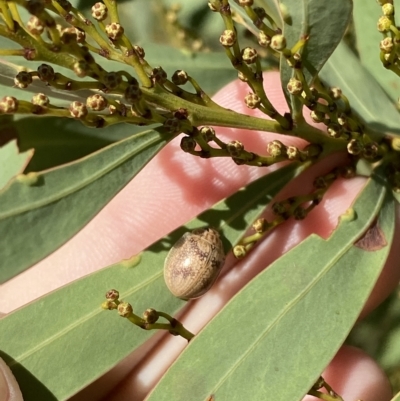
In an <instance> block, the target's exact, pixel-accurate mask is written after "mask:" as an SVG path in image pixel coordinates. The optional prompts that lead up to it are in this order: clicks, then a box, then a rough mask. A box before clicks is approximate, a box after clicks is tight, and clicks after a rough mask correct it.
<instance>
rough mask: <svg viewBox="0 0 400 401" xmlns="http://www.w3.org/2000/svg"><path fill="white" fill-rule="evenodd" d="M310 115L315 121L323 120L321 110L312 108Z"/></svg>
mask: <svg viewBox="0 0 400 401" xmlns="http://www.w3.org/2000/svg"><path fill="white" fill-rule="evenodd" d="M310 117H311V119H312V120H313V121H314V122H315V123H322V122H324V121H325V113H322V112H321V111H316V110H313V111H312V112H311V113H310Z"/></svg>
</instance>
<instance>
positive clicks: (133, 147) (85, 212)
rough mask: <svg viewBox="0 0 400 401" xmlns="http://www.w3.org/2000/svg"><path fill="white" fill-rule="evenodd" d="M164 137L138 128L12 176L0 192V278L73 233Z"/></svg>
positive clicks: (21, 266)
mask: <svg viewBox="0 0 400 401" xmlns="http://www.w3.org/2000/svg"><path fill="white" fill-rule="evenodd" d="M168 139H170V137H169V136H167V135H166V134H162V133H160V132H158V131H156V130H154V131H144V132H141V133H138V134H136V135H134V136H132V137H131V138H128V139H126V140H124V141H121V142H118V143H116V144H113V145H111V146H108V147H107V148H104V149H103V150H101V151H99V152H96V153H94V154H93V155H90V156H87V157H85V158H83V159H80V160H78V161H76V162H74V163H71V164H68V165H65V166H62V167H59V168H56V169H54V170H50V171H46V172H43V173H29V174H28V175H26V176H22V177H20V179H18V180H14V181H13V182H12V183H11V184H10V185H9V186H8V187H7V188H6V189H5V190H4V191H2V192H0V204H1V210H0V236H1V238H2V241H1V242H0V254H1V256H2V257H1V265H0V282H4V281H5V280H8V279H9V278H11V277H13V276H14V275H16V274H18V273H19V272H21V271H23V270H25V269H26V268H27V267H29V266H31V265H32V264H33V263H35V262H37V261H39V260H41V259H42V258H43V257H45V256H47V255H48V254H50V253H51V252H52V251H54V250H55V249H57V247H59V246H60V245H62V244H63V243H64V242H65V241H67V240H68V239H69V238H71V237H72V236H73V235H74V234H75V233H77V232H78V231H79V230H80V229H81V228H82V227H83V226H84V225H85V224H86V223H88V222H89V221H90V220H91V219H92V218H93V217H94V216H95V215H96V214H97V213H98V212H99V211H100V210H101V208H102V207H103V206H104V205H106V204H107V203H108V202H109V201H110V199H111V198H112V197H113V196H114V195H115V194H116V193H117V192H118V191H119V190H121V189H122V188H123V187H124V186H125V185H126V184H127V183H128V182H129V181H130V180H131V179H132V178H133V177H134V176H135V175H136V174H137V173H138V172H139V171H140V170H141V169H142V168H143V166H144V165H145V164H146V163H147V162H148V161H149V160H150V159H151V158H152V157H153V156H154V155H155V154H156V153H157V152H158V151H159V150H160V149H161V148H162V147H163V146H164V145H165V143H166V142H167V140H168Z"/></svg>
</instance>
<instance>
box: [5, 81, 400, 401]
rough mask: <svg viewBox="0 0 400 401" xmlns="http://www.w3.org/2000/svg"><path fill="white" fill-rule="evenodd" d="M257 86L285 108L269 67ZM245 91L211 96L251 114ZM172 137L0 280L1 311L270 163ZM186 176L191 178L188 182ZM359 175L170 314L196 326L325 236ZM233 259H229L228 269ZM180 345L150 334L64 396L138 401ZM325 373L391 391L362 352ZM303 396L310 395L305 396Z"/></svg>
mask: <svg viewBox="0 0 400 401" xmlns="http://www.w3.org/2000/svg"><path fill="white" fill-rule="evenodd" d="M265 86H266V88H267V93H268V95H269V98H270V100H271V101H272V103H273V104H274V105H275V106H276V108H277V109H278V111H279V112H281V113H283V112H285V111H287V108H286V107H285V101H284V98H283V95H282V92H281V89H280V81H279V77H278V75H277V73H269V74H267V75H266V76H265ZM247 93H248V89H247V88H246V86H245V85H244V84H243V83H241V82H233V83H231V84H230V85H228V86H227V87H225V88H224V89H223V90H221V91H220V92H219V93H218V94H217V95H216V96H215V97H214V99H215V100H216V101H217V103H219V104H221V105H223V106H225V107H228V108H231V109H235V110H237V111H240V112H243V113H247V114H250V113H251V114H257V115H258V112H257V111H250V110H248V109H247V108H246V106H245V105H244V104H243V100H242V99H243V97H244V96H245V95H246V94H247ZM217 132H218V135H219V136H221V137H223V138H224V139H227V138H230V139H231V140H234V139H236V140H240V141H242V142H243V143H244V145H245V148H246V149H247V150H254V151H256V152H259V153H265V146H266V143H267V142H269V141H271V140H273V139H280V140H281V141H283V142H284V143H285V144H287V145H289V144H293V145H298V146H300V147H301V146H302V144H304V142H303V141H301V140H299V139H293V138H291V137H287V138H285V137H282V136H279V135H274V134H267V133H257V132H249V131H243V130H240V131H239V130H233V129H228V128H221V129H218V130H217ZM179 141H180V138H178V139H177V140H174V141H173V142H172V143H170V144H169V145H168V146H167V147H166V148H164V149H163V150H162V151H161V152H160V154H158V155H157V156H156V157H155V158H154V159H153V160H152V161H151V162H150V163H149V164H148V165H147V166H146V167H145V168H144V169H143V170H142V171H141V172H140V173H139V174H138V176H136V177H135V179H134V180H132V181H131V182H130V183H129V184H128V185H127V186H126V187H125V188H124V189H123V190H122V191H121V192H120V193H119V194H118V195H117V196H116V197H115V198H114V199H113V200H112V201H111V202H110V203H109V204H108V205H107V206H106V207H105V208H104V209H103V210H102V211H101V212H100V213H99V214H98V215H97V216H96V218H95V219H93V220H92V221H91V222H90V223H89V224H88V225H87V226H86V227H85V228H84V229H83V230H82V231H81V232H79V233H78V234H77V235H76V236H75V237H74V238H72V239H71V240H70V241H69V242H68V243H66V244H65V245H64V246H62V247H61V248H60V249H58V250H57V251H56V252H54V253H53V254H52V255H51V256H49V257H48V258H46V259H45V260H43V261H41V262H40V263H38V264H37V265H36V266H34V267H33V268H31V269H29V270H28V271H26V272H24V273H22V274H20V275H19V276H18V277H15V278H14V279H12V280H10V281H9V282H7V283H6V284H4V285H3V286H2V289H1V292H2V295H3V296H2V299H1V300H0V310H2V311H4V312H10V311H12V310H13V309H16V308H18V307H20V306H22V305H24V304H26V303H27V302H29V301H31V300H33V299H35V298H37V297H39V296H41V295H43V294H45V293H47V292H49V291H51V290H53V289H56V288H58V287H60V286H61V285H64V284H66V283H68V282H70V281H72V280H74V279H76V278H78V277H81V276H83V275H85V274H88V273H90V272H93V271H95V270H97V269H99V268H100V267H104V266H107V265H110V264H112V263H115V262H118V261H119V260H121V259H123V258H128V257H130V256H132V255H133V254H136V253H138V252H139V251H141V250H142V249H143V248H145V247H146V246H148V245H150V244H151V243H153V242H154V241H156V240H157V239H159V238H160V237H161V236H163V235H165V234H167V233H168V232H170V231H171V230H173V229H174V228H176V227H177V226H179V225H181V224H183V223H185V222H186V221H188V220H189V219H191V218H192V217H194V216H195V215H197V214H198V213H200V212H201V211H203V210H205V209H207V208H208V207H210V206H211V205H213V204H214V203H215V202H217V201H218V200H220V199H221V198H223V197H225V196H228V195H230V194H232V193H233V192H235V191H236V190H237V189H238V188H240V187H241V186H243V185H246V184H247V183H249V182H251V181H252V180H254V179H255V178H257V177H259V176H261V175H264V174H266V173H268V172H269V171H271V170H273V169H274V167H272V168H262V169H261V168H251V167H247V166H237V165H235V164H234V163H233V162H232V161H231V160H229V159H213V160H202V159H199V158H195V157H193V156H191V155H188V154H184V153H183V152H182V151H181V150H180V148H179ZM345 160H346V156H345V155H343V154H337V155H334V156H332V157H330V158H328V159H327V160H324V161H323V162H322V163H320V164H319V165H318V166H317V167H316V168H312V169H310V171H307V172H306V173H305V174H304V175H303V176H302V177H300V178H299V179H297V180H295V181H294V182H293V183H291V184H290V185H289V187H288V188H286V189H285V190H284V191H283V192H282V193H281V194H279V196H278V199H284V198H286V197H288V196H290V195H296V194H302V193H306V192H307V191H309V190H311V188H312V187H311V183H312V181H313V177H315V176H316V175H321V174H322V173H325V172H328V171H329V170H330V169H331V168H332V167H333V166H335V165H337V164H338V163H343V162H345ZM152 182H157V186H154V187H153V186H152V185H149V183H152ZM188 182H190V185H187V183H188ZM364 183H365V179H364V178H360V177H357V178H354V179H351V180H344V179H338V180H337V181H336V182H335V183H334V184H333V185H332V186H331V188H330V189H329V191H328V193H327V194H326V196H325V198H324V199H323V201H322V202H321V204H320V205H319V206H318V207H317V208H315V209H314V210H313V211H312V212H311V213H310V215H309V216H308V217H307V218H306V219H305V220H304V221H301V222H296V221H293V220H289V221H288V222H286V223H285V224H283V225H282V226H280V227H278V228H277V229H276V230H275V232H274V233H273V234H272V235H271V236H270V237H269V238H267V239H266V240H265V241H263V242H262V243H260V244H259V245H258V246H257V247H256V248H255V249H254V251H253V252H252V253H251V254H250V255H249V256H248V257H247V258H245V259H244V260H242V261H240V262H237V261H236V260H234V259H233V257H231V256H230V255H228V257H227V261H226V265H225V267H224V269H223V271H222V273H221V276H220V278H219V279H218V281H217V282H216V284H215V285H214V287H213V288H212V289H211V290H210V291H209V292H208V293H207V294H206V295H204V296H203V297H202V298H200V299H198V300H194V301H190V302H188V304H187V305H186V307H185V308H184V310H183V311H182V312H181V313H180V315H179V316H178V318H179V319H180V320H181V321H182V322H183V324H184V325H185V327H186V328H187V329H188V330H190V331H191V332H193V333H197V332H198V331H199V330H200V329H201V328H202V327H203V326H204V325H205V324H206V323H207V322H208V321H209V320H210V319H211V318H212V317H213V316H214V315H215V314H216V313H217V312H218V311H219V310H220V309H221V308H222V307H223V305H224V304H225V303H226V302H227V301H228V300H229V299H230V298H231V297H232V296H233V295H234V294H235V293H236V292H237V291H238V290H239V289H240V288H241V287H243V286H244V285H245V284H246V283H247V282H248V281H249V280H251V279H252V278H253V277H254V276H255V275H256V274H257V273H259V272H260V271H261V270H262V269H263V268H264V267H265V266H267V265H268V264H270V263H271V262H273V261H274V260H275V259H276V258H278V257H279V256H280V255H282V253H284V252H287V251H288V250H289V249H290V248H292V247H293V246H294V245H296V244H297V243H299V242H300V241H301V240H303V239H304V238H305V237H307V236H308V235H309V234H311V233H313V232H314V233H317V234H319V235H321V236H322V237H324V238H327V237H328V236H329V235H330V233H331V232H332V230H333V229H334V228H335V226H336V225H337V221H338V216H340V215H341V214H342V213H344V212H345V211H346V209H347V208H348V207H349V206H350V205H351V203H352V201H353V200H354V197H355V196H356V195H357V193H358V192H359V191H360V189H361V188H362V187H363V185H364ZM166 210H168V212H167V213H166ZM399 215H400V213H399V210H397V217H396V219H397V227H396V232H395V238H394V243H396V242H397V241H398V240H399V239H400V238H399V237H400V228H399V227H400V224H398V223H399V221H400V217H399ZM268 216H270V212H268V211H267V212H266V217H267V218H268ZM143 227H145V228H146V229H143ZM138 233H140V235H138ZM397 259H398V258H397V252H396V250H395V249H392V250H391V252H390V255H389V258H388V261H387V263H386V266H385V268H384V270H383V273H382V275H381V277H380V279H379V280H378V282H377V284H376V287H375V289H374V291H373V293H372V294H371V296H370V299H369V300H368V302H367V304H366V306H365V308H364V310H363V312H362V316H364V315H366V314H367V313H369V312H370V311H371V310H372V309H374V308H375V307H376V306H377V305H378V304H379V303H380V302H382V300H383V299H385V298H386V297H387V296H388V295H389V293H390V292H391V291H392V290H393V289H394V288H395V287H396V285H397V283H398V281H399V278H400V268H399V267H400V266H399V261H398V260H397ZM233 266H235V267H234V268H232V267H233ZM32 283H35V285H32ZM186 344H187V343H186V340H184V339H181V338H177V337H173V336H170V335H166V334H163V333H157V334H156V335H155V336H154V337H153V338H152V339H151V340H149V342H147V343H145V344H144V345H143V346H142V347H140V348H139V349H138V350H136V351H135V352H134V353H133V354H131V355H130V356H129V357H127V358H126V359H125V360H124V361H122V362H121V363H120V364H119V365H118V366H116V367H115V368H114V369H113V370H111V371H110V372H109V373H107V374H106V375H104V376H103V377H101V378H100V379H98V380H97V381H96V382H95V383H93V384H92V385H91V386H89V387H88V388H86V389H85V390H83V391H82V392H80V393H79V394H77V395H76V396H74V397H73V398H72V400H73V401H80V400H87V399H90V400H93V401H96V400H108V401H117V400H118V401H124V400H130V401H132V400H133V401H139V400H143V399H144V398H145V396H146V394H148V392H149V391H150V390H151V389H152V388H153V387H154V385H155V384H156V383H157V381H158V380H159V378H160V377H161V375H162V374H163V373H164V372H165V370H166V369H167V368H168V367H169V366H170V365H171V363H172V362H173V361H174V360H175V359H176V358H177V356H178V355H179V353H180V352H181V351H182V350H183V348H184V347H185V346H186ZM0 369H1V365H0ZM323 376H324V378H325V379H326V380H327V382H328V383H329V384H330V385H331V386H332V387H333V388H334V389H335V390H336V391H337V392H338V393H339V394H340V395H341V396H342V397H343V398H344V400H346V401H356V400H357V399H362V400H363V401H388V400H390V399H391V389H390V385H389V382H388V380H387V378H386V377H385V375H384V373H383V372H382V370H381V369H380V368H379V367H378V366H377V364H376V363H375V362H374V361H373V360H372V359H371V358H370V357H368V356H367V355H366V354H365V353H363V352H362V351H360V350H357V349H354V348H350V347H342V348H341V349H340V351H339V352H338V354H337V356H336V357H335V358H334V360H333V361H332V362H331V364H330V365H329V367H328V368H327V370H326V372H324V374H323ZM11 386H13V385H12V384H11ZM3 399H4V400H9V401H10V400H17V398H15V399H13V398H4V397H3ZM3 399H0V401H3ZM305 400H306V401H314V400H317V399H316V398H315V397H310V396H307V397H306V398H305Z"/></svg>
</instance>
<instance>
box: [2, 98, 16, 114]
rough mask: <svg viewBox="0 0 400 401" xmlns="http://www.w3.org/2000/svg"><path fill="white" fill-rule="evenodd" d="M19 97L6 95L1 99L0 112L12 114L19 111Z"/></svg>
mask: <svg viewBox="0 0 400 401" xmlns="http://www.w3.org/2000/svg"><path fill="white" fill-rule="evenodd" d="M18 104H19V102H18V99H16V98H15V97H12V96H4V97H3V98H2V99H1V100H0V114H2V113H5V114H12V113H16V112H17V111H18Z"/></svg>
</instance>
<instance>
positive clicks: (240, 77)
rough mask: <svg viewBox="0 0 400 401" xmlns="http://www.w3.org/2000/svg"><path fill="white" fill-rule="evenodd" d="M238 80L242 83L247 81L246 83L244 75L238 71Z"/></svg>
mask: <svg viewBox="0 0 400 401" xmlns="http://www.w3.org/2000/svg"><path fill="white" fill-rule="evenodd" d="M238 78H239V79H240V80H241V81H242V82H247V81H248V79H247V77H246V75H244V74H243V72H242V71H239V72H238Z"/></svg>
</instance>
